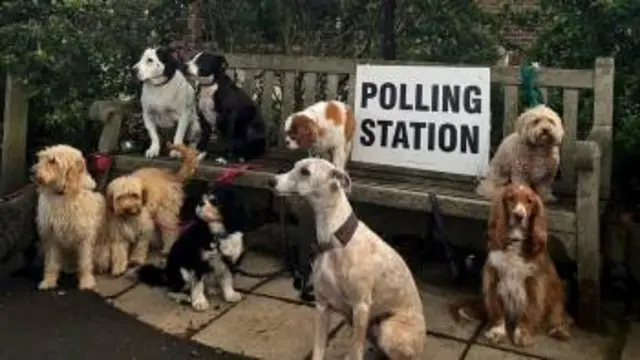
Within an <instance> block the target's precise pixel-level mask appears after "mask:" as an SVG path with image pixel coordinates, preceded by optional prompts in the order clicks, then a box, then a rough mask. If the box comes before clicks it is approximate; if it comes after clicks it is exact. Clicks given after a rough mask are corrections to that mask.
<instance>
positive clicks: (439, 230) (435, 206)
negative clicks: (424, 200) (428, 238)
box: [427, 192, 460, 280]
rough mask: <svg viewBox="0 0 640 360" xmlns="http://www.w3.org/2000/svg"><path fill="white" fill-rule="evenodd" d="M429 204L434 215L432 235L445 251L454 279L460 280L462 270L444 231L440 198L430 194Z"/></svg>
mask: <svg viewBox="0 0 640 360" xmlns="http://www.w3.org/2000/svg"><path fill="white" fill-rule="evenodd" d="M428 196H429V202H430V203H431V213H432V217H431V219H432V221H431V222H430V229H427V231H429V230H430V233H431V234H432V235H433V238H435V240H436V241H438V242H439V243H440V244H442V247H443V249H444V254H445V257H446V258H447V263H448V265H449V270H450V271H451V274H452V275H453V278H454V279H456V280H458V279H459V278H460V269H459V268H458V262H457V261H456V258H455V254H454V252H453V248H452V247H451V244H450V243H449V240H448V239H447V236H446V233H445V231H444V221H443V219H442V212H441V211H440V204H439V203H438V197H437V196H436V194H434V193H432V192H429V193H428Z"/></svg>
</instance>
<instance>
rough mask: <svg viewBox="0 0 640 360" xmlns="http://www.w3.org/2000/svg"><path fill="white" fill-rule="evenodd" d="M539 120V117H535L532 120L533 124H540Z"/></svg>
mask: <svg viewBox="0 0 640 360" xmlns="http://www.w3.org/2000/svg"><path fill="white" fill-rule="evenodd" d="M540 120H541V119H540V118H537V119H535V120H533V124H534V125H538V124H540Z"/></svg>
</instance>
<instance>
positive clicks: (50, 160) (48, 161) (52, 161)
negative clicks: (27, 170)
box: [47, 159, 56, 165]
mask: <svg viewBox="0 0 640 360" xmlns="http://www.w3.org/2000/svg"><path fill="white" fill-rule="evenodd" d="M47 163H48V164H51V165H53V164H55V163H56V160H55V159H49V160H47Z"/></svg>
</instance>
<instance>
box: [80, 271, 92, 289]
mask: <svg viewBox="0 0 640 360" xmlns="http://www.w3.org/2000/svg"><path fill="white" fill-rule="evenodd" d="M94 287H96V278H95V277H93V275H84V276H81V277H80V280H79V281H78V289H80V290H91V289H93V288H94Z"/></svg>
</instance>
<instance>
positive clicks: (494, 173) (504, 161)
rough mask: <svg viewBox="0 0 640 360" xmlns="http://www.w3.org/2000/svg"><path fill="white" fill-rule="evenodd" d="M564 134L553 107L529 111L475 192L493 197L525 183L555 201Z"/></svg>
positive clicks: (523, 116) (521, 118) (492, 161)
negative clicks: (508, 187) (512, 185)
mask: <svg viewBox="0 0 640 360" xmlns="http://www.w3.org/2000/svg"><path fill="white" fill-rule="evenodd" d="M563 137H564V129H563V125H562V119H560V116H558V114H557V113H556V112H555V111H553V110H552V109H551V108H549V107H547V106H545V105H538V106H535V107H532V108H530V109H528V110H526V111H525V112H523V113H522V114H521V115H520V116H519V117H518V118H517V119H516V131H515V132H514V133H512V134H510V135H509V136H507V137H506V138H504V139H503V140H502V143H501V144H500V146H499V147H498V150H497V151H496V154H495V155H494V156H493V159H491V163H490V165H489V173H488V174H487V177H486V178H485V179H483V180H482V181H481V182H480V184H479V185H478V187H477V188H476V193H478V194H479V195H482V196H484V197H486V198H488V199H492V198H493V197H494V196H496V195H497V194H499V192H500V190H501V188H502V187H504V186H506V185H508V184H510V183H523V184H527V185H529V186H531V187H532V188H533V189H534V190H535V191H537V192H538V194H540V196H541V197H542V199H543V200H544V201H545V202H553V201H555V196H554V195H553V193H552V191H551V186H552V185H553V181H554V179H555V177H556V174H557V172H558V166H559V164H560V144H561V142H562V138H563Z"/></svg>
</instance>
